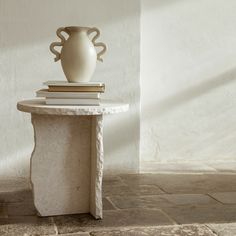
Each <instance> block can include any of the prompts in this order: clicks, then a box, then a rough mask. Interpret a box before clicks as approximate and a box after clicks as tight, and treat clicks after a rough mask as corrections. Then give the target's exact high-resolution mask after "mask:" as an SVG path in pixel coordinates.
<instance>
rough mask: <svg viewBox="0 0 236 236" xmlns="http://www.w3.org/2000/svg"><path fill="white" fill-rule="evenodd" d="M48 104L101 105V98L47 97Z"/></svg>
mask: <svg viewBox="0 0 236 236" xmlns="http://www.w3.org/2000/svg"><path fill="white" fill-rule="evenodd" d="M46 104H47V105H99V104H100V99H70V98H65V99H63V98H46Z"/></svg>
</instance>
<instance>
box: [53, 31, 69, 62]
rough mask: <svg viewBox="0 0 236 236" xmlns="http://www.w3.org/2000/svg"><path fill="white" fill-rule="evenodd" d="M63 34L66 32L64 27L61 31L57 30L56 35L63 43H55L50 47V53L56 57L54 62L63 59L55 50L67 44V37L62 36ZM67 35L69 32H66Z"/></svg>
mask: <svg viewBox="0 0 236 236" xmlns="http://www.w3.org/2000/svg"><path fill="white" fill-rule="evenodd" d="M61 32H66V30H65V28H64V27H61V28H59V29H57V31H56V34H57V36H58V37H59V38H60V39H61V42H53V43H51V45H50V51H51V52H52V53H53V54H55V55H56V57H55V58H54V61H55V62H56V61H58V60H60V59H61V54H60V53H59V52H58V51H57V50H56V49H55V48H54V47H56V46H63V44H64V43H65V41H66V39H65V37H64V36H63V35H62V34H61ZM66 33H67V32H66Z"/></svg>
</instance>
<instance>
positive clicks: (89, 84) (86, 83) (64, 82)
mask: <svg viewBox="0 0 236 236" xmlns="http://www.w3.org/2000/svg"><path fill="white" fill-rule="evenodd" d="M43 84H44V85H47V86H50V85H51V86H70V87H71V86H104V83H102V82H80V83H69V82H67V81H58V80H52V81H46V82H44V83H43Z"/></svg>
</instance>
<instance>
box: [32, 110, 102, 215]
mask: <svg viewBox="0 0 236 236" xmlns="http://www.w3.org/2000/svg"><path fill="white" fill-rule="evenodd" d="M102 119H103V117H102V115H98V116H58V115H38V114H32V124H33V127H34V132H35V148H34V151H33V153H32V156H31V182H32V189H33V195H34V204H35V207H36V209H37V211H38V213H39V214H40V215H41V216H51V215H63V214H75V213H88V212H90V213H91V214H92V215H93V216H94V217H95V218H97V219H98V218H102V193H101V185H102V169H103V138H102V137H103V136H102Z"/></svg>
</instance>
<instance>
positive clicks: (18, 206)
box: [4, 202, 37, 216]
mask: <svg viewBox="0 0 236 236" xmlns="http://www.w3.org/2000/svg"><path fill="white" fill-rule="evenodd" d="M4 207H5V208H6V209H7V215H8V216H34V215H36V214H37V211H36V209H35V207H34V204H33V202H31V203H21V202H16V203H9V204H7V205H4Z"/></svg>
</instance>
